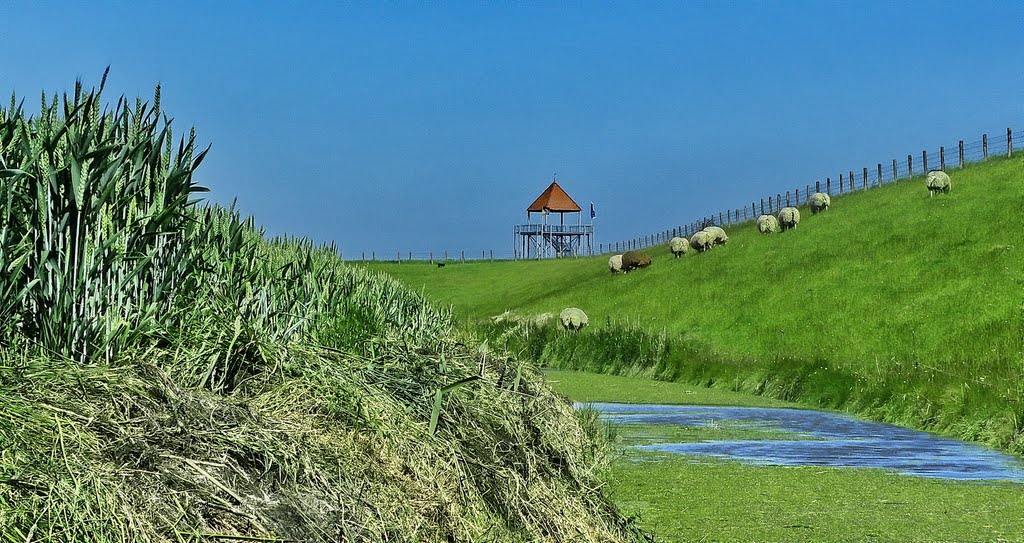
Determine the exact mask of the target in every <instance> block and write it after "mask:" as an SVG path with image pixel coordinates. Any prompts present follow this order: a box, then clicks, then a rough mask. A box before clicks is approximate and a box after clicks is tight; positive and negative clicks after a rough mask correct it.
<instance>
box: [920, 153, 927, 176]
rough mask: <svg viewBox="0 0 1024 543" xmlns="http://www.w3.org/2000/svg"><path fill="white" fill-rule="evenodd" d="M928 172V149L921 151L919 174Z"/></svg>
mask: <svg viewBox="0 0 1024 543" xmlns="http://www.w3.org/2000/svg"><path fill="white" fill-rule="evenodd" d="M926 173H928V151H927V150H923V151H921V175H924V174H926Z"/></svg>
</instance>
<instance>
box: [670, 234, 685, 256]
mask: <svg viewBox="0 0 1024 543" xmlns="http://www.w3.org/2000/svg"><path fill="white" fill-rule="evenodd" d="M668 248H669V249H670V250H671V251H672V254H673V255H675V257H676V258H679V257H681V256H683V255H685V254H686V251H688V250H690V242H689V241H688V240H687V239H686V238H682V237H679V236H676V237H674V238H672V239H670V240H668Z"/></svg>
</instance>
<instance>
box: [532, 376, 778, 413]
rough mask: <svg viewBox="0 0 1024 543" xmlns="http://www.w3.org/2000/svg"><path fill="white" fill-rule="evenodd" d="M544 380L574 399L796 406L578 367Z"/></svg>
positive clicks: (713, 389) (738, 394)
mask: <svg viewBox="0 0 1024 543" xmlns="http://www.w3.org/2000/svg"><path fill="white" fill-rule="evenodd" d="M545 376H546V377H547V381H548V384H549V385H551V388H552V389H554V390H555V392H558V393H560V394H564V395H565V396H568V397H569V398H571V399H572V400H573V401H576V402H585V403H590V402H616V403H648V404H668V405H728V406H741V407H798V405H797V404H794V403H791V402H783V401H779V400H775V399H772V398H766V397H764V396H757V395H754V394H746V393H742V392H732V391H729V390H720V389H715V388H707V387H701V386H695V385H688V384H685V383H672V382H666V381H652V380H650V379H643V378H639V377H623V376H617V375H605V374H599V373H587V372H580V371H547V372H545Z"/></svg>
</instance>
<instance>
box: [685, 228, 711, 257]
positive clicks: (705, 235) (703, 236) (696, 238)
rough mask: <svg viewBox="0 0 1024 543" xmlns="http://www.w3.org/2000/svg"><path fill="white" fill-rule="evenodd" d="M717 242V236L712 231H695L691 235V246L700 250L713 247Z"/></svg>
mask: <svg viewBox="0 0 1024 543" xmlns="http://www.w3.org/2000/svg"><path fill="white" fill-rule="evenodd" d="M714 244H715V238H714V236H712V235H711V233H709V232H706V231H704V230H701V231H700V232H696V233H694V234H693V235H692V236H690V247H693V248H694V249H696V250H697V251H699V252H702V253H703V252H704V251H707V250H708V249H710V248H711V247H713V246H714Z"/></svg>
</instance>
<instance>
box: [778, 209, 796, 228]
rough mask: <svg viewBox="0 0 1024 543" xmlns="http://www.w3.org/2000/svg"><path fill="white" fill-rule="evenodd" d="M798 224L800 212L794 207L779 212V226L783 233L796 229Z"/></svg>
mask: <svg viewBox="0 0 1024 543" xmlns="http://www.w3.org/2000/svg"><path fill="white" fill-rule="evenodd" d="M798 224H800V210H799V209H797V208H795V207H784V208H782V211H779V225H780V226H781V227H782V231H783V232H785V231H786V230H789V229H790V228H796V225H798Z"/></svg>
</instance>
